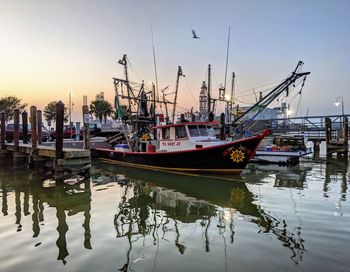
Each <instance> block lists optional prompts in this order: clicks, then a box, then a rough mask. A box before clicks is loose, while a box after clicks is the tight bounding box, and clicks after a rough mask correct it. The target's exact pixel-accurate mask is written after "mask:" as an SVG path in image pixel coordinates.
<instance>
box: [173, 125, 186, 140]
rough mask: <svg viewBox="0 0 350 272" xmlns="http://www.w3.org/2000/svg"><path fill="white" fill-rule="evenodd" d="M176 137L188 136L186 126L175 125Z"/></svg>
mask: <svg viewBox="0 0 350 272" xmlns="http://www.w3.org/2000/svg"><path fill="white" fill-rule="evenodd" d="M175 137H176V139H179V138H186V137H187V134H186V129H185V126H177V127H175Z"/></svg>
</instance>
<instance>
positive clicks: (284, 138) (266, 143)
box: [252, 135, 312, 165]
mask: <svg viewBox="0 0 350 272" xmlns="http://www.w3.org/2000/svg"><path fill="white" fill-rule="evenodd" d="M309 154H312V150H311V148H308V147H306V144H305V139H304V137H303V136H299V135H275V136H273V137H271V138H270V137H268V138H265V139H264V140H263V141H262V142H261V144H260V145H259V147H258V148H257V150H256V153H255V156H254V158H253V159H252V161H254V162H264V163H277V164H281V165H295V164H297V163H299V159H300V158H301V157H305V156H307V155H309Z"/></svg>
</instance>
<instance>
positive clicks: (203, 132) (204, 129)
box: [198, 125, 208, 136]
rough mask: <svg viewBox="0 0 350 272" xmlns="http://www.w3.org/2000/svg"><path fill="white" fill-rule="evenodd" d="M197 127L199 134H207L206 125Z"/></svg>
mask: <svg viewBox="0 0 350 272" xmlns="http://www.w3.org/2000/svg"><path fill="white" fill-rule="evenodd" d="M198 129H199V133H200V135H201V136H208V131H207V127H206V126H205V125H199V126H198Z"/></svg>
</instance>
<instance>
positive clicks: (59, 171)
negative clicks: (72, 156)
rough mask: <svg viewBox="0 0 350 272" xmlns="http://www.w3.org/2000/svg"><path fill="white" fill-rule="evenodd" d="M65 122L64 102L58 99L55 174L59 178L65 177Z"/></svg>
mask: <svg viewBox="0 0 350 272" xmlns="http://www.w3.org/2000/svg"><path fill="white" fill-rule="evenodd" d="M63 123H64V104H63V102H62V101H58V102H57V104H56V159H55V176H56V179H57V180H60V179H61V178H62V177H63V165H62V160H63V158H64V154H63Z"/></svg>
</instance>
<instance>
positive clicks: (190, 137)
mask: <svg viewBox="0 0 350 272" xmlns="http://www.w3.org/2000/svg"><path fill="white" fill-rule="evenodd" d="M154 129H155V130H156V132H157V133H156V135H157V140H154V139H153V140H151V139H148V140H145V141H142V140H141V141H138V142H137V144H134V143H132V142H129V143H128V144H124V145H117V146H116V147H115V148H114V149H105V148H96V149H94V150H93V154H94V155H96V156H98V157H99V158H100V159H101V160H102V161H104V162H109V163H116V164H120V165H125V166H132V167H138V168H144V169H151V170H159V171H179V172H218V173H237V174H239V173H240V172H241V171H242V170H243V169H244V168H245V167H246V165H247V164H248V162H249V161H250V160H251V159H252V157H253V156H254V153H255V151H256V149H257V147H258V145H259V144H260V142H261V140H262V139H263V138H264V137H265V136H266V135H268V134H269V132H270V131H269V130H265V131H263V132H262V133H260V134H258V135H256V136H252V137H249V138H244V139H241V140H237V141H230V142H227V141H220V140H218V139H217V138H216V135H215V132H214V129H213V124H212V123H210V122H184V123H178V124H168V125H161V126H156V127H154ZM135 150H137V151H135Z"/></svg>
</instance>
